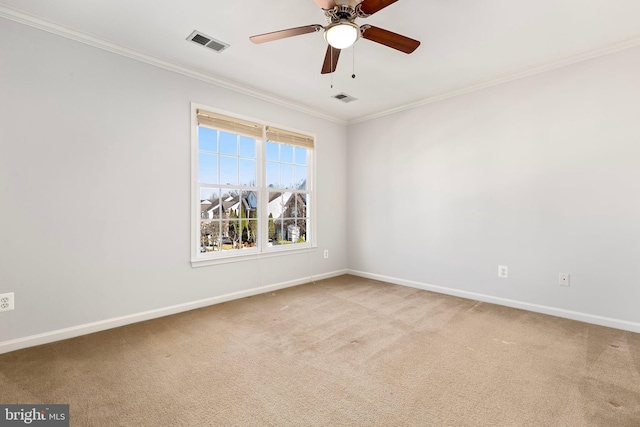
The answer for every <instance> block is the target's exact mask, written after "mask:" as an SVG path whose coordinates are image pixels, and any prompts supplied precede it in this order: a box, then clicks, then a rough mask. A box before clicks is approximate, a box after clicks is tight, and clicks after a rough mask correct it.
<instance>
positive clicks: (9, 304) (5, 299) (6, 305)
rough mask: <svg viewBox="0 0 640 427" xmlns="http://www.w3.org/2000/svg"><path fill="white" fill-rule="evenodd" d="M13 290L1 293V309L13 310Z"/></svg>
mask: <svg viewBox="0 0 640 427" xmlns="http://www.w3.org/2000/svg"><path fill="white" fill-rule="evenodd" d="M14 298H15V297H14V295H13V292H9V293H8V294H0V311H11V310H13V308H14V306H13V301H14Z"/></svg>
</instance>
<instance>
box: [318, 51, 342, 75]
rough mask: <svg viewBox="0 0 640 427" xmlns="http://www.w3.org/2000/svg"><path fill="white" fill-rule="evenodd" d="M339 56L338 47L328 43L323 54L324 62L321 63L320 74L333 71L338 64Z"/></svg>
mask: <svg viewBox="0 0 640 427" xmlns="http://www.w3.org/2000/svg"><path fill="white" fill-rule="evenodd" d="M339 57H340V49H336V48H335V47H333V46H331V45H329V46H327V54H326V55H325V56H324V64H322V71H321V74H328V73H333V72H334V71H335V70H336V67H337V66H338V58H339Z"/></svg>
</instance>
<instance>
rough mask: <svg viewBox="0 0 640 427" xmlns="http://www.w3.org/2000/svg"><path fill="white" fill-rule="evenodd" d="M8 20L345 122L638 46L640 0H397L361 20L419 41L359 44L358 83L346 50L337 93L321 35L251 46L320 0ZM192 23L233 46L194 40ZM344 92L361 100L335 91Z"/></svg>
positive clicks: (189, 1) (160, 3) (101, 0)
mask: <svg viewBox="0 0 640 427" xmlns="http://www.w3.org/2000/svg"><path fill="white" fill-rule="evenodd" d="M0 16H2V17H5V18H9V19H13V20H17V21H20V22H24V23H27V24H30V25H34V26H37V27H39V28H43V29H47V30H49V31H53V32H56V33H58V34H63V35H67V36H70V37H72V38H75V39H84V38H85V37H86V40H87V41H88V42H90V43H91V44H93V45H98V46H103V47H106V48H108V49H110V50H113V51H117V52H121V53H122V52H124V53H125V54H128V55H129V56H139V57H140V58H144V59H145V60H147V62H151V63H157V64H161V65H163V66H166V67H168V68H170V69H171V68H172V67H173V68H175V69H177V70H182V71H185V70H186V71H187V72H193V74H194V75H196V76H200V77H201V78H204V79H205V80H208V81H213V82H215V83H218V84H221V85H223V86H226V87H231V88H235V89H237V90H240V91H244V92H249V93H252V94H255V95H257V96H259V97H263V98H266V99H270V100H273V101H275V102H278V103H283V104H285V105H291V104H293V105H296V106H299V107H300V108H301V109H303V110H305V111H308V112H312V113H313V114H317V115H320V116H323V117H328V118H331V119H333V120H336V121H339V122H345V123H354V122H357V121H360V120H363V119H366V118H370V117H374V116H376V115H381V114H385V113H387V112H390V111H396V110H398V109H402V108H407V107H409V106H411V105H419V104H421V103H426V102H429V101H431V100H434V99H438V98H442V97H443V96H448V95H450V94H454V93H460V92H464V91H467V90H473V89H475V88H479V87H483V86H487V85H489V84H494V83H497V82H501V81H507V80H510V79H513V78H516V77H518V76H522V75H526V74H531V73H533V72H538V71H541V70H544V69H549V68H554V67H557V66H560V65H564V64H567V63H572V62H576V61H578V60H582V59H586V58H589V57H593V56H597V55H600V54H604V53H607V52H611V51H615V50H619V49H621V48H627V47H632V46H636V45H639V44H640V25H639V24H638V16H640V1H638V0H536V1H531V0H529V1H524V0H400V1H398V2H396V3H394V4H392V5H391V6H389V7H387V8H386V9H383V10H381V11H380V12H378V13H377V14H375V15H373V16H371V17H370V18H367V19H358V20H357V23H359V24H361V25H362V24H364V23H368V24H371V25H375V26H378V27H381V28H384V29H388V30H391V31H394V32H397V33H400V34H403V35H406V36H408V37H411V38H414V39H418V40H420V41H421V42H422V44H421V46H420V47H419V48H418V49H417V50H416V51H415V52H414V53H413V54H411V55H406V54H404V53H401V52H398V51H396V50H393V49H390V48H388V47H385V46H382V45H379V44H377V43H373V42H371V41H369V40H359V41H358V42H357V43H356V45H355V73H356V78H355V79H352V78H351V74H352V72H353V64H354V61H353V59H354V58H353V51H352V49H347V50H345V51H343V52H342V55H341V57H340V62H339V64H338V68H337V71H336V72H335V73H334V74H333V88H331V80H332V78H331V75H329V74H327V75H321V74H320V69H321V66H322V61H323V59H324V54H325V51H326V43H325V41H324V38H323V36H322V34H321V33H313V34H306V35H302V36H297V37H293V38H288V39H283V40H278V41H274V42H270V43H265V44H261V45H255V44H253V43H251V42H250V41H249V36H251V35H255V34H261V33H266V32H271V31H276V30H280V29H286V28H291V27H298V26H303V25H310V24H321V25H325V24H326V20H325V17H324V14H323V13H322V10H321V9H320V8H319V7H318V6H317V5H316V4H315V3H314V1H313V0H274V1H265V0H243V1H238V0H236V1H219V0H207V1H205V0H182V1H168V0H153V1H151V0H135V1H131V0H91V1H87V0H57V1H51V0H29V1H25V0H0ZM0 25H2V20H0ZM193 30H199V31H201V32H203V33H205V34H207V35H209V36H211V37H214V38H216V39H218V40H221V41H223V42H226V43H229V44H230V45H231V47H230V48H228V49H227V50H225V51H224V52H222V53H216V52H214V51H212V50H210V49H207V48H204V47H202V46H199V45H197V44H194V43H192V42H189V41H187V40H186V38H187V36H189V34H191V32H192V31H193ZM340 92H345V93H347V94H349V95H351V96H354V97H356V98H358V100H357V101H354V102H351V103H348V104H344V103H342V102H340V101H337V100H335V99H333V98H332V97H331V96H333V95H335V94H337V93H340Z"/></svg>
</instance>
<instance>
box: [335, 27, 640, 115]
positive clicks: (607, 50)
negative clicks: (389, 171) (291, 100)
mask: <svg viewBox="0 0 640 427" xmlns="http://www.w3.org/2000/svg"><path fill="white" fill-rule="evenodd" d="M637 46H640V37H634V38H631V39H627V40H625V41H623V42H620V43H615V44H612V45H608V46H605V47H602V48H599V49H594V50H590V51H588V52H584V53H580V54H577V55H571V56H567V57H565V58H562V59H560V60H555V61H551V62H547V63H545V64H542V65H537V66H533V67H528V68H525V69H522V70H520V71H517V72H515V73H510V74H507V75H504V76H502V77H498V78H496V79H490V80H485V81H482V82H479V83H475V84H472V85H469V86H465V87H462V88H460V89H456V90H453V91H447V92H443V93H441V94H438V95H435V96H431V97H429V98H424V99H421V100H419V101H415V102H411V103H409V104H404V105H400V106H398V107H394V108H391V109H388V110H385V111H380V112H378V113H373V114H369V115H366V116H362V117H357V118H355V119H350V120H348V121H347V125H353V124H356V123H361V122H366V121H368V120H373V119H377V118H380V117H384V116H389V115H391V114H395V113H399V112H401V111H405V110H411V109H414V108H418V107H421V106H423V105H428V104H433V103H434V102H438V101H442V100H445V99H448V98H453V97H456V96H460V95H464V94H467V93H470V92H475V91H478V90H482V89H486V88H489V87H492V86H498V85H501V84H504V83H508V82H511V81H514V80H519V79H522V78H525V77H529V76H533V75H536V74H542V73H546V72H547V71H551V70H555V69H558V68H562V67H566V66H568V65H573V64H577V63H579V62H583V61H588V60H590V59H595V58H598V57H601V56H605V55H609V54H611V53H615V52H619V51H621V50H626V49H631V48H634V47H637Z"/></svg>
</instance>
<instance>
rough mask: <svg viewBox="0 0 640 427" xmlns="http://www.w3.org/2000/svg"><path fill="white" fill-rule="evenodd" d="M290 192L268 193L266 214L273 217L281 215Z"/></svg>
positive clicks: (276, 217)
mask: <svg viewBox="0 0 640 427" xmlns="http://www.w3.org/2000/svg"><path fill="white" fill-rule="evenodd" d="M290 197H291V193H269V209H268V215H269V216H270V217H272V218H273V219H278V218H280V217H282V212H284V210H285V207H286V205H287V202H288V200H289V198H290Z"/></svg>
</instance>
